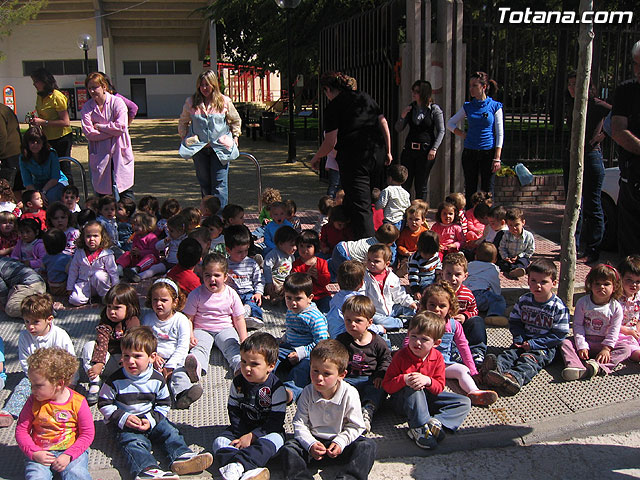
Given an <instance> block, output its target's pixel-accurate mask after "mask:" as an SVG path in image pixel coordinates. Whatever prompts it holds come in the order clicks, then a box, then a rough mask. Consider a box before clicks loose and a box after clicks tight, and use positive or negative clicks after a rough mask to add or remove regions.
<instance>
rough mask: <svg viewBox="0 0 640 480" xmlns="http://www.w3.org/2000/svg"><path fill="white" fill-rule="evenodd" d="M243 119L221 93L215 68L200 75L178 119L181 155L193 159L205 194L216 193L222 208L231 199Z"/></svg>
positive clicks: (227, 98)
mask: <svg viewBox="0 0 640 480" xmlns="http://www.w3.org/2000/svg"><path fill="white" fill-rule="evenodd" d="M241 131H242V121H241V120H240V115H238V111H237V110H236V108H235V107H234V106H233V103H232V102H231V99H230V98H229V97H227V96H225V95H222V93H221V92H220V86H219V84H218V77H217V76H216V74H215V73H213V72H212V71H211V70H206V71H204V72H202V73H201V74H200V75H198V80H197V81H196V92H195V93H194V94H193V95H192V96H191V97H188V98H187V99H186V101H185V102H184V107H183V108H182V114H181V115H180V119H179V121H178V133H179V134H180V137H182V144H181V145H180V155H181V156H182V157H183V158H193V164H194V166H195V169H196V177H197V179H198V183H199V184H200V191H201V193H202V196H203V197H204V196H205V195H215V196H216V197H218V198H219V199H220V205H221V208H224V206H225V205H226V204H227V203H228V199H229V162H230V161H231V160H233V159H235V158H237V157H238V155H239V153H238V137H239V136H240V133H241Z"/></svg>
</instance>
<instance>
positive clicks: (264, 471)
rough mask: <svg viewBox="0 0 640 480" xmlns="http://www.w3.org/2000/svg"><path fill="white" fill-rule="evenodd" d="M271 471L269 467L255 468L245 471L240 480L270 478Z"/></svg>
mask: <svg viewBox="0 0 640 480" xmlns="http://www.w3.org/2000/svg"><path fill="white" fill-rule="evenodd" d="M270 478H271V473H270V472H269V469H268V468H265V467H263V468H253V469H251V470H248V471H246V472H244V475H242V477H240V480H269V479H270Z"/></svg>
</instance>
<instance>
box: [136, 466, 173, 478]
mask: <svg viewBox="0 0 640 480" xmlns="http://www.w3.org/2000/svg"><path fill="white" fill-rule="evenodd" d="M136 480H180V477H179V476H178V475H176V474H175V473H171V472H166V471H164V470H160V469H159V468H147V469H146V470H145V471H144V472H140V473H139V474H138V475H136Z"/></svg>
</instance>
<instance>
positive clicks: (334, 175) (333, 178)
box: [326, 168, 340, 198]
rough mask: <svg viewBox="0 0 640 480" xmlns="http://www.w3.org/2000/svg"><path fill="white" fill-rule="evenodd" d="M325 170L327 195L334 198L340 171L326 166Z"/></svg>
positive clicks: (338, 183)
mask: <svg viewBox="0 0 640 480" xmlns="http://www.w3.org/2000/svg"><path fill="white" fill-rule="evenodd" d="M326 172H327V177H328V179H329V186H328V187H327V195H329V196H330V197H331V198H336V192H337V191H338V188H339V187H340V172H339V171H338V170H333V169H332V168H327V169H326Z"/></svg>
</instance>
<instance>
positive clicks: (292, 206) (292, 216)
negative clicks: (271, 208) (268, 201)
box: [284, 199, 302, 232]
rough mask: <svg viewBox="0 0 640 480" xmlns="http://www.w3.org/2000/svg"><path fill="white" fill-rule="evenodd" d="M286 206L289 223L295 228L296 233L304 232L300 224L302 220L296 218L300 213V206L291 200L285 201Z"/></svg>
mask: <svg viewBox="0 0 640 480" xmlns="http://www.w3.org/2000/svg"><path fill="white" fill-rule="evenodd" d="M284 204H285V205H286V207H287V221H288V222H289V223H290V224H291V225H292V226H293V228H295V230H296V232H301V231H302V225H301V224H300V219H299V218H298V217H297V216H296V213H297V212H298V206H297V205H296V202H294V201H293V200H291V199H288V200H285V202H284Z"/></svg>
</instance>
